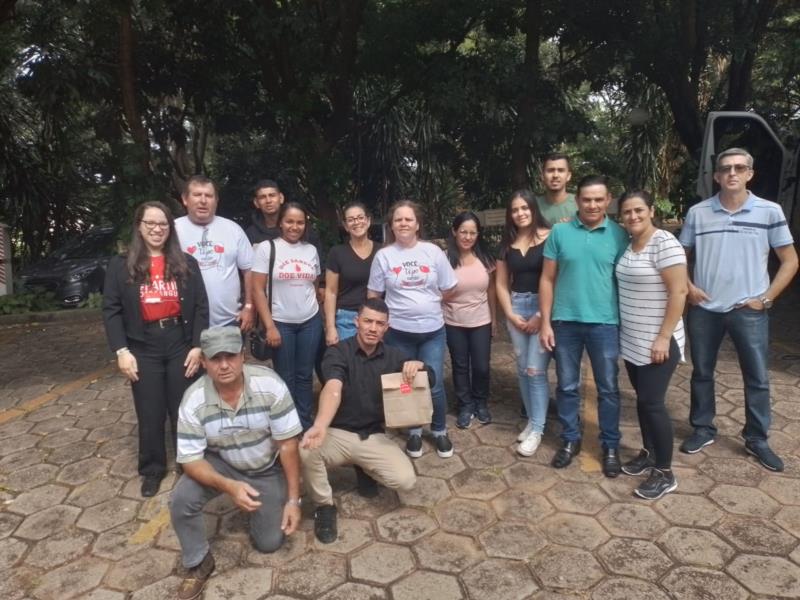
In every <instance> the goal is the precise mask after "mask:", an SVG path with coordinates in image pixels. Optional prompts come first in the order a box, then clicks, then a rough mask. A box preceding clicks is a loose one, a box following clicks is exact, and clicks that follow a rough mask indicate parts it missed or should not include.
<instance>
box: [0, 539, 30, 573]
mask: <svg viewBox="0 0 800 600" xmlns="http://www.w3.org/2000/svg"><path fill="white" fill-rule="evenodd" d="M27 551H28V544H26V543H25V542H23V541H22V540H18V539H15V538H6V539H4V540H0V571H5V570H6V569H11V568H12V567H14V566H16V564H17V563H18V562H19V561H20V559H22V556H23V555H24V554H25V552H27Z"/></svg>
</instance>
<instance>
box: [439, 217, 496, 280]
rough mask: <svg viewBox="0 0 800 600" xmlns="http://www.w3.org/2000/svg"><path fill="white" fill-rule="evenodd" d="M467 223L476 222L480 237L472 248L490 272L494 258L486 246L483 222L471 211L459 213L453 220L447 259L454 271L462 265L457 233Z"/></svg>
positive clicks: (448, 238) (448, 237)
mask: <svg viewBox="0 0 800 600" xmlns="http://www.w3.org/2000/svg"><path fill="white" fill-rule="evenodd" d="M466 221H474V222H475V228H476V229H477V230H478V237H477V238H476V239H475V245H474V246H473V247H472V253H473V254H474V255H475V256H476V257H477V259H478V260H479V261H481V262H482V263H483V266H484V267H486V270H487V271H489V270H491V269H492V268H493V267H494V256H492V254H491V252H489V248H488V246H487V245H486V240H484V239H483V227H481V221H480V219H478V215H476V214H475V213H474V212H472V211H471V210H465V211H464V212H461V213H458V214H457V215H456V217H455V218H454V219H453V225H452V227H451V228H450V235H449V236H447V258H448V259H449V260H450V265H451V266H452V267H453V268H454V269H456V268H458V267H459V266H460V265H461V252H460V251H459V250H458V244H457V243H456V235H455V232H456V231H458V228H459V227H461V226H462V225H463V224H464V223H465V222H466Z"/></svg>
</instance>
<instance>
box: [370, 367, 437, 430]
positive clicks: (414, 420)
mask: <svg viewBox="0 0 800 600" xmlns="http://www.w3.org/2000/svg"><path fill="white" fill-rule="evenodd" d="M381 387H382V388H383V414H384V416H385V417H386V427H391V428H402V427H419V426H420V425H426V424H428V423H430V422H431V419H432V417H433V400H432V399H431V386H430V384H429V383H428V373H427V372H425V371H419V372H418V373H417V375H416V376H415V377H414V382H413V384H411V385H409V384H408V383H406V382H405V381H404V380H403V374H402V373H387V374H386V375H381Z"/></svg>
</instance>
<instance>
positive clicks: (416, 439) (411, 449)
mask: <svg viewBox="0 0 800 600" xmlns="http://www.w3.org/2000/svg"><path fill="white" fill-rule="evenodd" d="M406 454H408V455H409V456H410V457H411V458H419V457H420V456H422V436H421V435H418V434H414V435H410V436H408V439H407V440H406Z"/></svg>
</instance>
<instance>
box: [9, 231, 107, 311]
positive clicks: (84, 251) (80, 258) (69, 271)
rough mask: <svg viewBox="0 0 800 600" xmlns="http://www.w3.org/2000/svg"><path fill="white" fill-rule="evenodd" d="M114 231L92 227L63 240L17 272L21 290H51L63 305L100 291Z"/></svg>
mask: <svg viewBox="0 0 800 600" xmlns="http://www.w3.org/2000/svg"><path fill="white" fill-rule="evenodd" d="M116 238H117V236H116V231H115V230H114V229H113V228H112V227H95V228H94V229H90V230H89V231H87V232H86V233H85V234H83V235H81V236H80V237H78V238H76V239H74V240H72V241H71V242H68V243H66V244H64V245H63V246H62V247H61V248H59V249H58V250H55V251H53V252H52V253H51V254H50V255H49V256H48V257H47V258H44V259H42V260H41V261H39V262H38V263H35V264H33V265H31V266H29V267H27V268H26V269H23V270H22V271H21V272H20V275H19V281H20V285H21V287H22V289H23V291H34V290H37V289H38V290H45V291H49V292H53V293H54V294H55V296H56V299H57V300H58V301H59V302H61V303H62V304H63V305H64V306H77V305H78V304H80V303H81V302H83V301H84V300H86V298H88V297H89V294H91V293H93V292H102V291H103V281H104V280H105V276H106V267H107V266H108V261H109V260H110V259H111V257H112V256H114V255H115V254H116Z"/></svg>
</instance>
